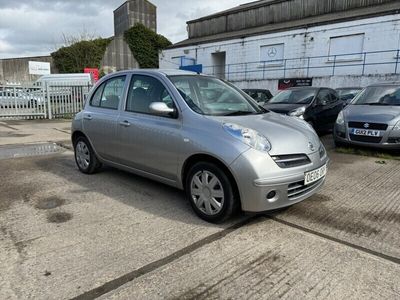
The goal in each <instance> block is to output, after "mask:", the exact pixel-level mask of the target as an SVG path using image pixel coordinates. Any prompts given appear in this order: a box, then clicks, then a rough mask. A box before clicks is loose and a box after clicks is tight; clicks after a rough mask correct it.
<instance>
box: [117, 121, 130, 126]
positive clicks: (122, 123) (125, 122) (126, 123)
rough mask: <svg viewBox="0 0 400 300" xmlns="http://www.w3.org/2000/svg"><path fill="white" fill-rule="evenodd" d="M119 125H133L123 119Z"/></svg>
mask: <svg viewBox="0 0 400 300" xmlns="http://www.w3.org/2000/svg"><path fill="white" fill-rule="evenodd" d="M119 125H121V126H124V127H129V126H131V123H129V122H128V121H123V122H120V123H119Z"/></svg>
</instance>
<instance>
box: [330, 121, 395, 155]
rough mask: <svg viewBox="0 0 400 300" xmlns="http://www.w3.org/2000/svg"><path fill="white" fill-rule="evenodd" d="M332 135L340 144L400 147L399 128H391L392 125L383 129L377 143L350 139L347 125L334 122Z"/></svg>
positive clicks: (392, 148) (383, 147)
mask: <svg viewBox="0 0 400 300" xmlns="http://www.w3.org/2000/svg"><path fill="white" fill-rule="evenodd" d="M346 124H347V123H346ZM333 136H334V139H335V141H337V142H340V143H342V144H348V145H355V146H364V147H372V148H379V149H388V150H397V149H400V130H393V126H389V127H388V128H387V129H386V130H385V131H384V134H383V136H382V139H381V140H380V141H379V143H377V142H365V141H364V142H361V141H354V140H352V139H351V138H350V134H349V128H348V126H347V125H338V124H335V129H334V133H333Z"/></svg>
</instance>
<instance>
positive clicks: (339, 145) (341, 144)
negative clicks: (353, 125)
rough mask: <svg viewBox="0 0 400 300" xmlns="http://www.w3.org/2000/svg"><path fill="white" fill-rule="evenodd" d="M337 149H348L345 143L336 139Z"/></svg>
mask: <svg viewBox="0 0 400 300" xmlns="http://www.w3.org/2000/svg"><path fill="white" fill-rule="evenodd" d="M334 143H335V147H336V148H343V147H346V144H345V143H343V142H340V141H338V140H337V139H334Z"/></svg>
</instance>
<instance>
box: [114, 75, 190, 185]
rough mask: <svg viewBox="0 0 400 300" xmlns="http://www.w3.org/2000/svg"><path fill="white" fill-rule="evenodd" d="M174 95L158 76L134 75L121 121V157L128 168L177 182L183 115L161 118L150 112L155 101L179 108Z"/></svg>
mask: <svg viewBox="0 0 400 300" xmlns="http://www.w3.org/2000/svg"><path fill="white" fill-rule="evenodd" d="M171 95H172V93H171V92H170V91H169V88H168V87H167V85H166V84H164V83H163V82H161V81H160V79H158V78H156V77H153V76H148V75H139V74H137V75H133V76H132V78H131V81H130V85H129V90H128V95H127V99H126V104H125V107H124V111H122V112H121V115H120V116H119V118H118V124H119V126H118V137H119V146H120V154H119V155H120V159H121V163H123V164H124V165H127V166H129V167H132V168H135V169H137V170H140V171H144V172H147V173H150V174H153V175H157V176H161V177H163V178H167V179H169V180H176V178H177V176H176V175H177V161H178V154H177V153H178V149H179V148H180V147H182V143H183V139H182V135H181V128H182V120H181V118H180V116H179V115H171V116H166V117H163V116H157V115H154V114H152V113H151V111H150V109H149V106H150V104H151V103H153V102H165V103H166V104H167V105H168V107H170V108H175V109H177V105H176V102H175V101H174V99H173V98H172V96H171Z"/></svg>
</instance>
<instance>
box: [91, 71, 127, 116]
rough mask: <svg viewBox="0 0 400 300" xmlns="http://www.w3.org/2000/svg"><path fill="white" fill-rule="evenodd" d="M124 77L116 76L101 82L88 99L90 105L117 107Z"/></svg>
mask: <svg viewBox="0 0 400 300" xmlns="http://www.w3.org/2000/svg"><path fill="white" fill-rule="evenodd" d="M125 79H126V77H125V76H118V77H114V78H111V79H109V80H107V81H106V82H104V83H103V84H101V85H100V86H99V87H98V88H97V90H96V92H95V93H94V95H93V97H92V99H91V100H90V105H91V106H94V107H101V108H108V109H118V105H119V103H120V101H121V99H122V97H123V92H124V87H125Z"/></svg>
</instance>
